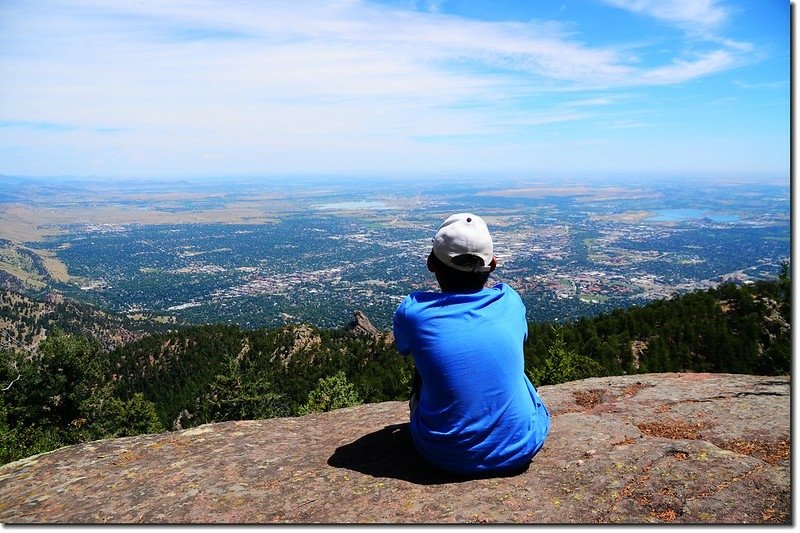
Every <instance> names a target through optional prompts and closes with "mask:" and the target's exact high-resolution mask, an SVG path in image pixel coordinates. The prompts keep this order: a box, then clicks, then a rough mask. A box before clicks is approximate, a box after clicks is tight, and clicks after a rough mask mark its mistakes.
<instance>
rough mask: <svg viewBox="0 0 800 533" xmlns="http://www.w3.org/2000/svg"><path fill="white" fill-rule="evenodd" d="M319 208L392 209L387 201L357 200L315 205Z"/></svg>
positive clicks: (344, 209)
mask: <svg viewBox="0 0 800 533" xmlns="http://www.w3.org/2000/svg"><path fill="white" fill-rule="evenodd" d="M314 207H316V208H317V209H334V210H337V211H348V210H350V209H392V207H391V206H388V205H386V203H385V202H380V201H377V202H373V201H366V200H362V201H357V202H333V203H330V204H320V205H315V206H314Z"/></svg>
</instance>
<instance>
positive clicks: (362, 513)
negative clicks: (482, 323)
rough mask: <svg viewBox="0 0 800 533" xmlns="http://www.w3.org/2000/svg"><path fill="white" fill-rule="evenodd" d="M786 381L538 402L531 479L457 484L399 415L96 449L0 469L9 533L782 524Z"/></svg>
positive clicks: (686, 382) (602, 388)
mask: <svg viewBox="0 0 800 533" xmlns="http://www.w3.org/2000/svg"><path fill="white" fill-rule="evenodd" d="M789 384H790V382H789V378H788V377H785V376H784V377H763V376H744V375H731V374H644V375H638V376H620V377H605V378H593V379H587V380H582V381H575V382H571V383H564V384H561V385H556V386H548V387H541V389H540V393H541V396H542V398H543V400H544V401H545V403H546V404H547V405H548V407H549V408H550V410H551V413H552V414H553V424H552V429H551V433H550V436H549V438H548V440H547V442H546V444H545V446H544V448H543V449H542V451H541V452H540V453H539V454H538V455H537V456H536V457H535V458H534V460H533V462H532V463H531V465H530V467H529V468H528V470H527V471H526V472H524V473H522V474H518V475H516V476H513V477H505V478H485V479H466V480H465V479H454V478H451V477H448V476H444V475H442V474H437V473H436V472H434V471H432V470H431V469H430V468H428V467H427V466H426V464H425V463H424V462H423V461H422V460H421V459H420V458H419V456H418V455H417V454H416V453H415V452H414V451H413V448H412V446H411V442H410V436H409V433H408V424H407V406H406V405H405V404H404V403H403V402H387V403H381V404H370V405H361V406H358V407H352V408H348V409H341V410H338V411H333V412H330V413H322V414H314V415H308V416H305V417H300V418H280V419H272V420H257V421H241V422H225V423H218V424H207V425H204V426H200V427H197V428H192V429H189V430H184V431H176V432H169V433H162V434H158V435H146V436H139V437H129V438H122V439H114V440H106V441H97V442H91V443H86V444H79V445H75V446H70V447H67V448H62V449H60V450H56V451H54V452H50V453H47V454H42V455H38V456H35V457H31V458H27V459H23V460H21V461H17V462H14V463H10V464H8V465H5V466H3V467H0V520H2V521H3V522H5V523H48V524H53V523H267V522H290V523H328V524H330V523H389V522H391V523H454V522H455V523H469V522H480V523H650V522H652V523H670V522H671V523H783V524H789V523H791V479H790V472H789V467H790V457H789V454H790V433H789V424H790V418H789V407H790V397H789Z"/></svg>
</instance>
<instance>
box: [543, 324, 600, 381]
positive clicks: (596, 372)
mask: <svg viewBox="0 0 800 533" xmlns="http://www.w3.org/2000/svg"><path fill="white" fill-rule="evenodd" d="M553 331H554V332H555V339H554V341H553V344H551V345H550V347H549V348H548V352H547V357H546V358H545V360H544V363H543V364H542V365H541V367H537V368H535V369H534V370H533V371H529V374H528V375H529V377H530V378H531V381H532V382H533V383H535V384H537V385H553V384H556V383H564V382H566V381H574V380H576V379H584V378H589V377H595V376H601V375H603V368H602V367H601V366H600V364H599V363H598V362H597V361H594V360H593V359H590V358H588V357H586V356H583V355H580V354H578V353H577V352H575V351H574V350H571V349H569V348H567V345H566V343H565V342H564V331H563V329H560V328H559V329H556V328H555V327H553Z"/></svg>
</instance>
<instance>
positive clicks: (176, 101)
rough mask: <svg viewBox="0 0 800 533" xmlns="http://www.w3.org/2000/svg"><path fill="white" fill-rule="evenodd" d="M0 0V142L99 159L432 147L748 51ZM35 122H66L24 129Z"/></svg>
mask: <svg viewBox="0 0 800 533" xmlns="http://www.w3.org/2000/svg"><path fill="white" fill-rule="evenodd" d="M613 3H614V4H615V5H618V6H619V7H624V8H625V9H631V10H639V11H640V12H643V13H648V14H651V15H652V16H655V17H657V18H661V19H663V20H668V21H671V22H675V23H681V24H682V23H684V22H686V21H688V20H689V18H691V17H692V16H695V15H697V16H698V17H699V20H700V21H701V22H702V24H704V25H705V26H707V27H712V26H718V25H719V24H721V22H723V21H724V20H725V16H726V15H725V12H724V11H720V9H721V8H718V7H716V5H715V4H714V3H713V2H705V3H703V2H700V4H699V5H700V6H701V7H696V8H692V7H691V6H690V5H689V3H681V2H666V1H664V2H661V3H659V5H656V3H650V2H644V1H638V2H636V1H634V0H613ZM430 4H431V5H430V7H431V9H432V11H436V9H433V8H437V9H438V5H439V4H438V3H437V2H431V3H430ZM662 4H663V5H662ZM299 6H302V7H299ZM3 9H4V10H5V11H4V13H3V14H8V15H9V17H8V18H6V19H5V20H6V23H5V24H4V23H0V79H2V80H3V82H2V83H0V121H9V123H12V124H13V123H16V124H19V125H20V126H19V127H15V128H12V127H2V123H1V122H0V145H3V144H5V145H6V146H11V145H15V146H17V145H19V146H22V145H25V146H27V147H29V149H30V150H31V151H33V152H36V151H37V150H40V151H42V153H46V152H47V151H48V147H52V150H53V151H54V152H58V153H61V154H69V153H77V152H79V151H80V150H86V149H87V148H86V147H91V149H93V150H95V152H96V153H95V154H94V155H93V156H92V157H91V158H89V157H87V161H101V160H102V162H103V163H102V164H103V165H107V168H111V165H112V164H113V162H114V161H117V163H118V164H119V162H120V161H129V162H131V164H134V163H135V164H136V165H142V161H152V162H153V164H154V165H155V164H157V163H156V162H157V160H158V158H162V160H163V161H168V162H169V161H171V163H170V164H171V165H173V166H174V167H176V168H180V165H181V164H187V161H190V162H191V164H195V165H197V164H200V163H199V162H200V161H201V160H206V161H209V160H212V161H220V162H221V163H227V164H229V165H232V166H237V165H238V167H237V168H250V167H253V168H262V167H269V166H270V165H273V167H272V168H288V167H290V166H291V165H292V164H296V165H303V164H305V165H310V164H311V163H310V162H309V161H308V158H309V156H308V154H309V153H314V154H321V155H320V160H319V161H317V162H314V164H316V165H318V166H320V168H323V167H324V165H325V163H326V162H330V161H339V160H341V159H345V158H348V157H349V158H354V157H370V158H372V159H373V160H374V161H375V164H378V163H380V162H381V161H382V160H383V161H386V160H391V159H392V158H393V157H396V159H397V160H399V161H402V159H403V157H405V158H407V157H408V156H407V155H405V156H401V155H394V154H407V153H416V154H418V155H419V158H420V161H423V162H424V161H429V162H435V161H436V157H437V156H436V151H435V150H434V149H432V148H431V149H428V148H427V147H426V148H420V147H419V146H418V144H417V142H416V140H415V139H418V138H420V137H442V138H444V137H448V136H453V137H463V138H467V137H469V136H481V135H513V133H514V132H515V131H517V130H519V129H526V128H530V127H532V126H544V125H553V124H559V123H569V122H576V121H580V120H585V119H587V118H593V117H595V113H598V112H599V111H600V110H601V109H602V108H604V107H609V106H612V105H613V104H616V103H618V102H619V101H620V98H619V97H618V95H617V96H616V97H611V96H602V97H593V96H589V97H586V98H575V99H574V100H572V101H570V102H564V101H563V100H562V99H561V98H555V99H553V100H547V99H546V98H545V99H540V98H537V97H538V96H540V95H545V96H547V95H551V96H552V95H553V94H556V93H559V94H560V93H563V92H576V93H580V92H582V91H585V90H587V89H602V90H603V94H607V93H608V92H610V91H613V90H615V89H619V88H624V89H625V90H633V89H635V88H637V87H641V86H648V85H670V84H676V83H682V82H685V81H689V80H692V79H696V78H699V77H703V76H708V75H712V74H714V73H717V72H721V71H724V70H726V69H730V68H732V67H734V66H736V65H737V64H739V62H740V61H741V60H742V57H743V54H746V53H747V52H749V49H748V46H747V45H748V43H738V44H739V46H738V47H733V46H732V45H730V46H729V45H726V44H725V43H722V44H721V46H723V48H722V49H720V50H716V51H710V52H706V53H705V54H703V55H697V56H695V57H694V58H693V59H687V58H686V57H683V54H684V53H685V52H684V49H683V47H682V46H680V45H679V46H677V47H676V48H675V50H680V52H677V51H676V52H675V54H673V57H672V58H670V59H669V60H668V61H667V62H666V63H662V64H661V65H652V64H650V63H643V62H637V60H636V58H631V56H630V53H629V51H628V50H625V49H624V48H615V47H610V46H592V45H591V44H587V43H585V42H582V41H581V40H580V34H578V33H576V29H575V28H574V27H572V28H570V29H569V31H568V29H567V28H566V27H564V26H562V25H560V24H556V23H553V22H548V21H535V20H534V21H528V22H488V21H480V20H472V19H466V18H463V17H457V16H453V15H447V14H443V13H441V12H422V11H403V10H399V9H395V8H389V7H386V6H380V5H374V4H370V3H368V2H362V1H322V0H307V1H305V2H302V4H298V3H297V2H295V1H291V2H290V1H286V0H270V1H269V2H260V1H255V0H252V1H250V0H245V1H240V2H237V3H235V4H232V3H229V2H216V1H211V0H184V1H170V2H163V1H161V0H139V1H137V2H135V3H134V2H112V1H108V0H69V1H67V0H51V1H49V2H46V8H43V7H42V6H41V5H29V4H26V3H23V2H19V3H15V4H14V5H13V6H9V5H6V6H5V7H4V8H3ZM693 10H694V11H693ZM9 21H11V22H9ZM686 23H688V22H686ZM731 42H732V41H731ZM735 44H736V43H735ZM679 53H680V54H681V57H678V54H679ZM593 94H598V93H597V92H594V93H593ZM542 100H546V101H547V102H542ZM520 102H525V103H524V104H520ZM590 110H591V113H590V112H589V111H590ZM578 111H580V112H578ZM36 123H41V124H61V125H65V126H66V127H71V128H72V130H71V131H69V132H64V131H49V132H43V131H39V130H35V129H33V128H27V129H26V128H25V127H24V124H36ZM75 130H77V131H75ZM66 133H68V135H67V134H66ZM404 150H408V151H407V152H404ZM415 150H416V151H415ZM439 150H441V147H439ZM453 150H454V153H456V152H458V150H457V149H453ZM439 153H441V151H440V152H439ZM224 154H228V155H227V156H225V155H224ZM0 155H2V151H0ZM208 155H210V156H213V157H206V156H208ZM101 156H102V157H101ZM64 157H66V156H64ZM381 158H383V159H381ZM243 160H247V162H244V161H243ZM232 161H235V164H233V163H231V162H232ZM54 164H55V163H54ZM98 164H99V163H98ZM104 168H105V167H104ZM3 171H4V169H0V172H3Z"/></svg>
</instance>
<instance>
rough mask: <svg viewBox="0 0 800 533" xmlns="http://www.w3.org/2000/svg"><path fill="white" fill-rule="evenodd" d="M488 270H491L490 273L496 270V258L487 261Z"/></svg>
mask: <svg viewBox="0 0 800 533" xmlns="http://www.w3.org/2000/svg"><path fill="white" fill-rule="evenodd" d="M489 268H491V270H489V272H490V273H491V272H494V269H495V268H497V258H496V257H495V256H492V260H491V261H489Z"/></svg>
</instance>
